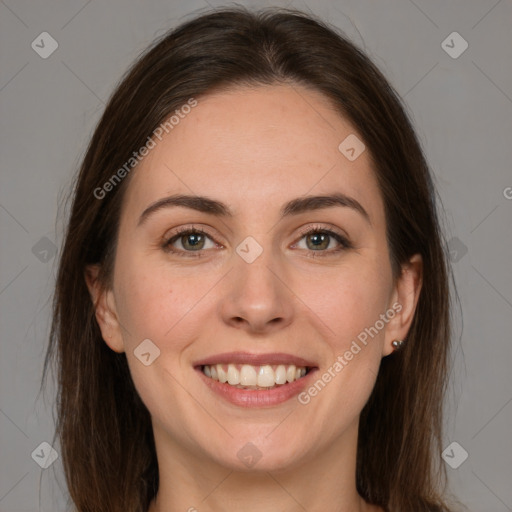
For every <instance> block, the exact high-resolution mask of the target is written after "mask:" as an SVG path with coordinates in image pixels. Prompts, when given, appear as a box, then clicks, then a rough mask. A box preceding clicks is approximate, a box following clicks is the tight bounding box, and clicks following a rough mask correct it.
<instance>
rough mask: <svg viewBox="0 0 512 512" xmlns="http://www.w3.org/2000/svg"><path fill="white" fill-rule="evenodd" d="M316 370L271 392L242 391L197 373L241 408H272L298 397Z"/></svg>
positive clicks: (201, 372)
mask: <svg viewBox="0 0 512 512" xmlns="http://www.w3.org/2000/svg"><path fill="white" fill-rule="evenodd" d="M316 370H317V369H316V368H314V369H312V370H310V371H309V373H307V374H306V375H305V376H304V377H301V378H300V379H299V380H294V381H293V382H288V383H287V384H283V385H280V386H276V387H275V388H272V389H269V390H264V389H262V390H254V389H240V388H236V387H234V386H231V385H230V384H225V383H223V382H219V381H218V380H213V379H211V378H210V377H207V376H206V375H205V374H204V373H203V371H202V370H201V368H197V369H196V371H197V372H198V373H199V374H200V376H201V378H202V379H203V382H204V383H205V384H206V385H207V386H208V387H209V388H210V389H211V390H212V391H214V392H215V393H216V394H217V395H220V396H221V397H222V398H224V399H225V400H227V401H228V402H231V403H232V404H234V405H238V406H240V407H272V406H274V405H278V404H281V403H283V402H286V401H288V400H290V399H291V398H293V397H294V396H296V395H298V394H299V393H300V392H301V391H303V390H304V388H305V387H306V386H307V385H308V384H309V382H310V381H311V376H312V375H314V374H315V372H316Z"/></svg>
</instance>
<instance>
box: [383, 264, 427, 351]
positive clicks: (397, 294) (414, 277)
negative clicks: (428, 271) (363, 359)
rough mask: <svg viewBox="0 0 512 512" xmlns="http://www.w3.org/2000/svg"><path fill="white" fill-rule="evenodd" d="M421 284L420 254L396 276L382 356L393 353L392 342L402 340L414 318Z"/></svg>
mask: <svg viewBox="0 0 512 512" xmlns="http://www.w3.org/2000/svg"><path fill="white" fill-rule="evenodd" d="M422 284H423V260H422V258H421V255H420V254H415V255H414V256H412V257H411V258H410V259H409V261H408V262H407V263H405V264H403V265H402V271H401V274H400V276H398V278H397V280H396V283H395V286H394V289H393V293H392V295H391V301H390V304H389V308H390V309H393V310H394V311H395V313H396V314H395V316H394V317H393V318H392V319H391V320H390V321H389V322H388V325H387V327H386V337H385V343H384V348H383V352H382V355H383V356H387V355H389V354H391V353H392V352H393V351H394V347H393V345H392V343H393V341H394V340H404V339H405V338H406V336H407V333H408V332H409V329H410V327H411V324H412V320H413V318H414V312H415V311H416V305H417V303H418V299H419V296H420V291H421V286H422Z"/></svg>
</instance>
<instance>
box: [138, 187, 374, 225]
mask: <svg viewBox="0 0 512 512" xmlns="http://www.w3.org/2000/svg"><path fill="white" fill-rule="evenodd" d="M336 206H338V207H339V206H343V207H346V208H351V209H352V210H354V211H356V212H358V213H360V214H361V215H362V216H363V217H364V219H365V220H366V221H367V222H368V223H369V224H370V225H371V224H372V222H371V220H370V216H369V215H368V212H367V211H366V210H365V209H364V208H363V206H362V205H361V203H359V202H358V201H357V200H356V199H354V198H353V197H349V196H347V195H345V194H342V193H335V194H331V195H321V196H304V197H298V198H296V199H292V200H291V201H289V202H287V203H285V204H284V205H283V207H282V208H281V211H280V218H281V219H283V218H284V217H289V216H292V215H299V214H301V213H305V212H309V211H314V210H321V209H323V208H332V207H336ZM171 207H182V208H189V209H191V210H196V211H198V212H202V213H207V214H210V215H215V216H217V217H224V218H232V217H233V212H232V211H231V209H230V208H229V206H227V205H226V204H224V203H222V202H221V201H217V200H215V199H211V198H209V197H205V196H191V195H182V194H176V195H172V196H169V197H164V198H162V199H159V200H158V201H156V202H154V203H152V204H151V205H149V206H148V207H147V208H146V209H145V210H144V211H143V212H142V214H141V216H140V218H139V222H138V224H137V225H138V226H140V225H141V224H142V223H144V222H145V221H146V220H147V218H148V217H149V216H150V215H152V214H153V213H155V212H157V211H160V210H162V209H164V208H171Z"/></svg>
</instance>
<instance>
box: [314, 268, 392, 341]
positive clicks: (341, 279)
mask: <svg viewBox="0 0 512 512" xmlns="http://www.w3.org/2000/svg"><path fill="white" fill-rule="evenodd" d="M310 292H311V297H312V303H314V308H312V309H314V310H315V312H317V313H318V315H319V317H320V318H321V319H322V320H323V321H324V322H325V324H326V325H327V326H328V327H329V328H330V330H331V334H332V335H333V337H334V340H335V343H336V345H337V346H336V348H337V349H340V350H341V349H343V348H344V347H346V346H347V343H348V344H349V345H350V341H351V340H353V339H356V338H357V336H358V335H359V334H360V333H361V332H365V329H368V328H370V327H371V326H373V325H374V324H375V322H376V321H377V320H379V318H380V315H381V314H383V313H385V311H386V308H387V298H388V294H389V288H388V282H387V280H386V278H385V276H384V275H383V273H382V272H376V271H374V270H372V269H371V268H368V267H366V268H362V267H360V268H359V269H358V268H355V267H351V268H349V267H347V268H346V269H342V270H341V271H339V272H336V273H333V275H332V276H331V279H329V282H328V286H324V287H323V291H322V293H320V290H316V291H315V290H310ZM305 293H308V292H307V291H306V292H305ZM379 325H380V324H379Z"/></svg>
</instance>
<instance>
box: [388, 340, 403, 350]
mask: <svg viewBox="0 0 512 512" xmlns="http://www.w3.org/2000/svg"><path fill="white" fill-rule="evenodd" d="M403 344H404V342H403V340H395V341H393V342H392V343H391V345H393V347H395V351H396V350H400V349H401V348H402V346H403Z"/></svg>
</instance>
